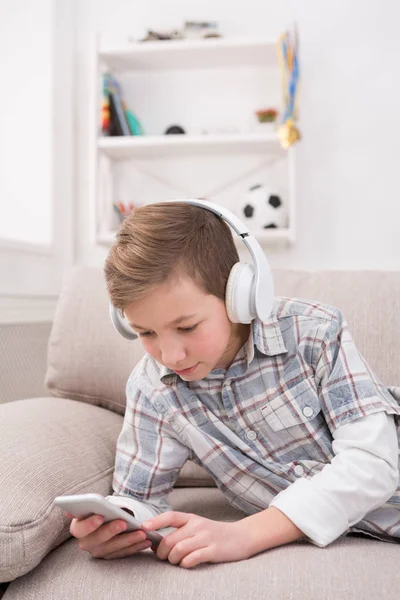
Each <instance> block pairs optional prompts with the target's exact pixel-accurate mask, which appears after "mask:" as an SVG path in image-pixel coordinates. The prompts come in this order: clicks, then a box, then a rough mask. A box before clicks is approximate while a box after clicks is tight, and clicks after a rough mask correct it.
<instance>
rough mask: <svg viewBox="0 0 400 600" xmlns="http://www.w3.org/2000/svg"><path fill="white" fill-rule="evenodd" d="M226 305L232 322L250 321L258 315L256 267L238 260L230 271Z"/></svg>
mask: <svg viewBox="0 0 400 600" xmlns="http://www.w3.org/2000/svg"><path fill="white" fill-rule="evenodd" d="M225 306H226V312H227V315H228V318H229V320H230V321H232V323H250V322H251V321H252V320H253V319H254V318H255V317H256V310H255V302H254V268H253V267H252V266H251V265H248V264H246V263H240V262H237V263H236V264H234V265H233V267H232V269H231V272H230V273H229V277H228V281H227V284H226V292H225Z"/></svg>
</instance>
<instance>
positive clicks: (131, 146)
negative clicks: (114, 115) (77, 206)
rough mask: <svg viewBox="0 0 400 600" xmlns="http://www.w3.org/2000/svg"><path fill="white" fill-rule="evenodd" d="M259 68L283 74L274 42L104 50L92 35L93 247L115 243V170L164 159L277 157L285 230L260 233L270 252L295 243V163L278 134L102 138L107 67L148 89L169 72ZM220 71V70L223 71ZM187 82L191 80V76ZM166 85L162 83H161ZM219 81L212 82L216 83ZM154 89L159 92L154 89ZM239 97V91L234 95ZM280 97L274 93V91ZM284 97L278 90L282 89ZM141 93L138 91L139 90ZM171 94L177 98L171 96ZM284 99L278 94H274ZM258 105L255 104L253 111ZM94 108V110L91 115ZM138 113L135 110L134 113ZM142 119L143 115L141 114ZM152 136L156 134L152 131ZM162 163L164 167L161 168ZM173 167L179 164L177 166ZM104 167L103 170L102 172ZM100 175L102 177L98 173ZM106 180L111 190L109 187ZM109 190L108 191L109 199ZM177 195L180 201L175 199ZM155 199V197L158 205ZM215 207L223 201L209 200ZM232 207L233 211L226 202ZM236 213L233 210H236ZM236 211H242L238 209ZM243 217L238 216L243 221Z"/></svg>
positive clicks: (190, 43) (131, 46) (184, 42)
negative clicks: (283, 195)
mask: <svg viewBox="0 0 400 600" xmlns="http://www.w3.org/2000/svg"><path fill="white" fill-rule="evenodd" d="M254 67H256V68H257V67H263V68H265V67H267V68H275V69H278V64H277V56H276V43H275V42H272V41H269V40H257V39H250V40H248V39H229V38H220V39H206V40H198V41H197V40H196V41H187V40H173V41H162V42H146V43H139V42H137V43H131V44H129V45H127V46H125V47H121V48H103V47H101V44H100V38H99V37H98V36H94V43H93V78H92V81H93V85H92V93H91V96H90V107H91V114H92V116H93V118H92V119H91V123H92V135H91V167H92V172H91V176H90V183H91V196H92V209H93V210H92V217H93V219H92V224H93V227H92V231H93V237H94V242H95V243H96V244H102V245H106V246H109V245H111V244H112V243H113V241H114V239H115V235H116V230H117V228H118V224H116V220H115V219H116V215H115V214H114V213H113V209H112V204H113V201H114V200H115V201H118V199H117V198H115V197H113V195H115V191H113V186H114V187H115V185H116V181H115V171H116V169H117V166H118V164H121V163H124V164H125V163H127V164H128V165H131V166H132V167H133V168H134V167H135V165H136V164H139V163H140V164H143V161H144V162H145V164H146V165H149V164H152V163H153V161H155V162H157V161H160V160H163V159H167V160H172V159H173V160H175V161H178V162H179V160H187V159H188V157H190V158H191V159H192V160H196V162H198V164H200V161H202V160H204V159H206V160H217V158H218V159H220V158H221V157H224V159H226V160H228V161H229V160H234V159H236V160H237V159H238V157H243V159H245V158H246V157H247V158H249V157H251V158H253V159H254V160H255V159H256V158H257V160H260V159H261V158H262V157H263V156H264V155H265V154H268V155H273V156H275V157H277V159H279V160H283V161H285V163H286V166H285V177H286V182H285V185H286V189H287V196H286V198H285V201H286V204H287V212H288V227H285V228H280V229H266V230H264V231H259V232H258V233H257V235H256V237H257V239H258V240H259V241H260V243H262V244H263V245H266V246H277V245H279V246H281V245H288V244H292V243H293V242H294V241H295V237H296V236H295V173H294V169H295V165H294V150H293V149H290V150H289V151H285V150H283V149H282V147H281V146H280V143H279V139H278V136H277V134H276V133H275V132H272V133H265V132H263V131H262V128H258V129H257V128H256V127H255V128H254V130H251V131H248V130H247V131H246V130H245V131H243V130H242V131H233V132H229V133H226V132H221V133H215V132H210V133H202V132H199V129H200V128H199V127H198V128H197V130H196V128H194V131H193V132H192V131H188V133H187V134H185V135H159V134H158V135H157V134H149V135H145V136H121V137H102V136H100V135H99V115H100V100H101V94H100V81H101V74H102V72H103V71H104V70H105V69H106V70H108V71H110V72H112V73H113V74H116V76H117V78H118V79H119V80H120V81H121V77H122V78H123V77H124V76H127V75H130V74H133V73H135V74H137V76H139V77H142V79H141V80H140V81H142V82H144V83H145V84H146V81H147V79H143V77H146V78H147V77H148V76H151V77H153V80H152V81H153V82H154V81H156V79H154V78H157V77H163V76H164V78H165V76H166V74H168V73H170V72H171V73H174V74H176V73H177V72H179V71H180V73H181V76H182V73H183V76H185V73H186V74H187V73H192V74H193V72H194V71H196V70H197V69H198V70H199V71H198V72H199V73H203V74H204V72H205V71H207V70H208V71H209V72H213V73H214V75H213V77H216V75H215V74H216V73H217V72H219V70H221V69H222V70H224V69H230V72H231V73H232V72H234V73H237V72H239V71H238V70H240V68H242V69H244V70H246V69H248V68H250V69H252V68H254ZM221 72H222V71H221ZM186 76H187V75H186ZM163 81H164V82H165V79H164V80H163ZM214 81H215V80H214ZM153 89H154V88H153ZM237 91H238V90H237ZM123 92H124V97H125V98H126V100H127V103H128V105H130V98H129V95H127V94H126V93H125V92H126V88H125V87H124V86H123ZM275 93H276V91H275ZM278 93H280V89H279V90H278ZM137 94H139V95H140V89H139V90H138V91H137ZM171 95H172V96H173V94H171ZM275 97H279V96H277V95H276V96H275ZM259 107H260V106H254V107H253V109H254V110H255V109H256V108H259ZM93 108H94V110H93ZM135 112H136V110H135ZM138 116H139V118H140V117H141V115H140V114H138ZM151 133H153V132H151ZM157 164H159V162H158V163H157ZM175 164H176V163H175ZM101 165H102V167H101ZM101 170H102V176H100V171H101ZM104 181H106V184H104ZM104 187H105V188H106V189H107V191H106V193H104ZM188 196H191V197H202V196H203V194H202V193H199V194H188ZM172 197H183V196H182V195H177V194H175V195H173V196H172ZM157 200H158V199H156V201H157ZM210 200H212V201H213V202H216V203H218V199H216V198H210ZM226 206H227V208H231V209H232V207H231V206H229V204H226ZM234 212H235V211H234ZM236 212H237V211H236ZM238 216H239V217H240V216H241V215H240V214H239V215H238Z"/></svg>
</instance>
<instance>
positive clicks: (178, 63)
mask: <svg viewBox="0 0 400 600" xmlns="http://www.w3.org/2000/svg"><path fill="white" fill-rule="evenodd" d="M99 58H100V60H102V61H103V62H104V63H105V65H106V66H107V67H108V68H109V69H111V70H112V71H114V72H118V71H132V70H149V69H150V70H151V69H154V70H162V69H194V68H206V69H207V68H220V67H232V68H237V67H243V66H263V67H268V66H276V67H277V66H278V59H277V52H276V42H275V41H271V40H266V39H235V38H218V39H215V38H214V39H213V38H209V39H204V40H165V41H154V42H133V43H131V44H129V46H125V47H123V48H104V49H103V50H101V51H100V52H99Z"/></svg>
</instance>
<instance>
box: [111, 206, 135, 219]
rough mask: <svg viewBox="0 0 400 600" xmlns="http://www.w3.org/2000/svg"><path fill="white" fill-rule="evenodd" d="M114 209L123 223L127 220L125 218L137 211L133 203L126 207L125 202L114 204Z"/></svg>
mask: <svg viewBox="0 0 400 600" xmlns="http://www.w3.org/2000/svg"><path fill="white" fill-rule="evenodd" d="M113 208H114V210H115V212H116V213H117V215H118V218H119V220H120V222H121V223H122V221H123V220H124V219H125V217H127V216H129V215H130V214H131V213H132V212H133V211H134V210H135V206H134V205H133V204H132V203H130V204H128V205H125V204H124V203H123V202H118V204H113Z"/></svg>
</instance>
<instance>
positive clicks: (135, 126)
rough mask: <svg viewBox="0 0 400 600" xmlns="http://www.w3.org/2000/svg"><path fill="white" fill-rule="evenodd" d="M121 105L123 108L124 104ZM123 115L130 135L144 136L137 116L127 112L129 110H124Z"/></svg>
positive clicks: (129, 111)
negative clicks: (126, 120)
mask: <svg viewBox="0 0 400 600" xmlns="http://www.w3.org/2000/svg"><path fill="white" fill-rule="evenodd" d="M122 104H123V106H124V108H125V102H123V103H122ZM125 114H126V118H127V119H128V125H129V129H130V130H131V133H132V135H144V132H143V127H142V124H141V122H140V121H139V119H138V118H137V116H136V115H135V114H134V113H133V112H132V111H131V110H129V108H125Z"/></svg>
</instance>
